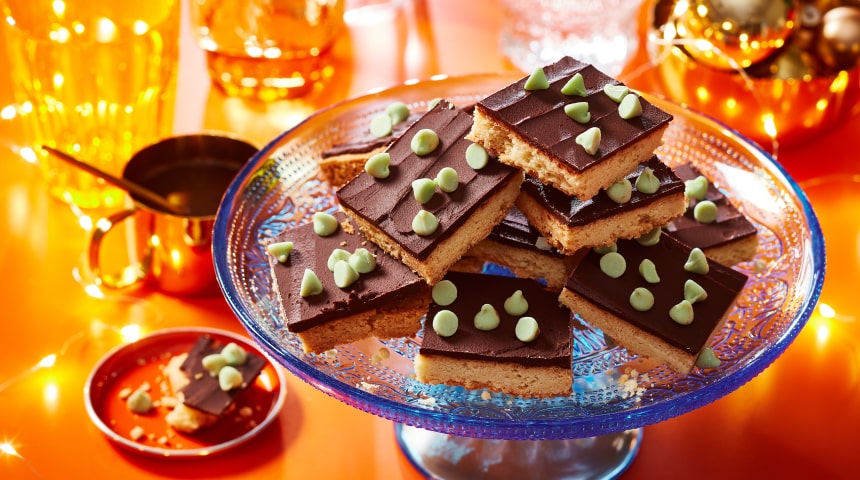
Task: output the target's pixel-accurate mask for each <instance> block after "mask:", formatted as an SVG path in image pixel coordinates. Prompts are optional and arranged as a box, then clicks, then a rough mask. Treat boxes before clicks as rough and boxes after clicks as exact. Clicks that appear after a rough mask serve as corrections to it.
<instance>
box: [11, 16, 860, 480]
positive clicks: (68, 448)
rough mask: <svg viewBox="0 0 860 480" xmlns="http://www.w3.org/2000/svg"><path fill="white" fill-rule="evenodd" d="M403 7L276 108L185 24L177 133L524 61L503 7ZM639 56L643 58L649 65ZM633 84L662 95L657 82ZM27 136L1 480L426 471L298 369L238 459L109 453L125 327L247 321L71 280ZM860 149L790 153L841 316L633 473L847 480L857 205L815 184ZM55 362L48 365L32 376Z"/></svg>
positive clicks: (834, 136)
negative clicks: (110, 410)
mask: <svg viewBox="0 0 860 480" xmlns="http://www.w3.org/2000/svg"><path fill="white" fill-rule="evenodd" d="M406 4H407V6H408V9H407V14H406V16H405V17H403V18H401V21H403V22H405V24H404V25H405V26H406V27H407V28H406V29H405V30H404V31H403V35H400V36H396V35H395V37H394V41H388V40H390V39H384V38H380V37H379V36H380V35H386V34H387V33H380V32H390V30H384V29H383V30H376V29H374V28H373V25H367V24H352V25H351V27H350V35H349V36H348V37H345V38H344V39H343V40H341V41H340V43H339V44H338V46H337V49H336V55H337V61H338V64H337V68H338V72H339V73H338V76H337V81H336V82H335V83H334V84H333V85H332V86H331V88H330V89H329V90H327V91H326V92H324V93H322V94H318V95H316V96H314V97H311V98H310V99H306V100H299V101H290V102H280V103H277V104H272V105H268V106H263V105H250V104H246V103H243V102H241V101H238V100H234V99H225V98H224V97H223V96H221V95H220V94H219V93H218V92H217V91H213V90H210V89H209V88H208V85H209V82H208V77H207V74H206V71H205V65H204V58H203V55H202V53H201V52H200V51H199V50H198V49H197V48H196V46H195V45H194V44H193V42H191V40H190V38H189V37H188V32H187V29H186V31H184V33H183V35H184V36H183V49H182V67H181V73H180V82H179V100H178V103H179V107H180V108H178V109H177V117H176V128H175V129H176V131H177V132H178V133H187V132H195V131H199V130H201V129H220V130H227V131H231V132H234V133H238V134H240V135H242V136H245V137H247V138H249V139H251V140H252V141H255V142H257V143H258V144H260V145H262V144H263V143H266V142H267V141H268V140H270V139H271V138H273V137H274V136H275V135H277V134H278V133H280V132H281V131H282V130H284V129H286V128H288V127H289V126H290V125H292V124H294V123H295V122H296V121H298V120H299V119H301V118H303V117H304V116H306V115H308V114H309V113H311V112H312V111H314V110H315V109H317V108H319V107H321V106H324V105H326V104H329V103H332V102H335V101H337V100H340V99H343V98H346V97H351V96H355V95H358V94H361V93H363V92H365V91H367V90H370V89H372V88H378V87H384V86H388V85H393V84H397V83H400V82H402V81H404V80H406V79H409V78H426V77H429V76H431V75H434V74H443V73H444V74H449V75H456V74H463V73H468V72H486V71H497V70H501V69H512V68H513V67H512V66H511V65H510V64H508V63H507V62H506V61H505V60H504V59H503V58H502V57H501V56H500V54H499V51H498V48H497V31H498V26H499V23H500V21H501V17H500V14H499V13H498V12H497V11H495V10H493V9H487V8H486V5H485V4H484V2H463V1H458V0H444V1H443V0H437V1H433V2H424V1H421V0H415V1H414V2H406ZM644 59H645V55H644V53H643V52H640V53H639V55H638V57H637V61H639V62H642V61H644ZM3 62H5V59H4V60H3ZM0 65H4V64H2V63H0ZM2 69H3V67H0V70H2ZM633 85H634V86H636V87H638V88H640V89H643V90H646V91H655V90H656V89H657V87H656V84H655V83H654V81H653V79H652V78H651V77H650V76H649V74H647V73H646V74H645V75H642V76H640V77H637V79H636V80H635V82H633ZM9 90H10V86H9V79H8V78H7V76H0V108H2V106H3V105H6V104H8V103H10V102H11V94H10V92H9ZM19 136H20V130H19V128H18V127H17V126H16V124H15V122H14V121H7V120H0V142H2V143H0V165H2V168H0V206H2V207H0V272H1V273H0V284H2V286H0V305H2V310H0V312H2V313H0V352H2V354H0V359H2V361H0V446H2V447H3V448H0V478H22V479H26V478H44V479H60V478H63V479H65V478H123V479H146V478H162V477H176V478H385V479H395V478H405V479H412V478H419V474H418V473H417V472H416V471H415V470H414V469H413V468H412V467H411V466H410V464H409V463H408V461H407V460H406V459H405V458H404V457H403V455H402V454H401V453H400V451H399V450H398V448H397V446H396V444H395V440H394V435H393V426H392V423H391V422H390V421H388V420H384V419H381V418H377V417H374V416H372V415H369V414H366V413H363V412H360V411H357V410H355V409H353V408H351V407H348V406H346V405H344V404H342V403H340V402H338V401H336V400H334V399H332V398H330V397H328V396H326V394H324V393H322V392H319V391H317V390H315V389H314V388H312V387H310V386H308V385H306V384H305V383H304V382H302V381H301V380H299V379H297V378H296V377H293V376H291V375H288V388H289V394H288V398H287V402H286V406H285V408H284V410H283V412H282V413H281V414H280V416H279V418H278V419H277V421H276V422H275V423H274V425H272V426H271V427H270V428H268V429H266V430H265V431H264V432H263V433H262V434H261V435H260V436H259V437H257V438H256V439H254V440H252V441H251V442H249V443H247V444H245V445H243V446H240V447H239V448H237V449H235V450H232V451H229V452H225V453H223V454H220V455H217V456H212V457H207V458H201V459H193V460H176V459H169V458H167V459H159V458H149V457H143V456H139V455H136V454H132V453H128V452H126V451H123V450H121V449H119V448H116V447H115V446H113V445H112V444H111V443H110V442H109V441H108V440H107V439H106V438H105V437H104V436H103V435H102V434H101V433H100V432H99V431H98V430H97V429H96V427H95V426H94V425H93V424H92V423H91V422H90V420H89V418H88V416H87V414H86V412H85V410H84V404H83V398H82V389H83V385H84V381H85V379H86V376H87V375H88V373H89V372H90V370H91V368H92V367H93V365H94V364H95V363H96V362H97V360H98V359H99V358H100V357H101V356H102V355H103V354H104V353H105V352H107V351H108V350H109V349H110V348H112V347H114V346H115V345H118V344H120V343H121V338H120V336H119V335H117V334H116V333H115V331H114V329H115V328H121V327H123V326H125V325H129V324H136V325H139V326H140V328H141V331H142V333H147V332H150V331H154V330H158V329H163V328H168V327H175V326H211V327H217V328H223V329H228V330H233V331H237V332H242V327H241V326H240V325H239V323H238V321H237V320H236V319H235V318H234V316H233V314H232V312H231V311H230V309H229V308H228V306H227V304H226V302H225V301H224V299H223V298H220V297H218V298H208V299H184V298H176V297H170V296H165V295H162V294H159V293H157V292H153V291H148V290H139V291H136V292H130V293H128V294H127V295H126V296H123V297H115V296H112V297H110V298H109V299H99V298H94V297H92V296H89V295H88V294H87V293H86V292H85V291H84V289H83V288H82V287H81V285H80V284H79V283H78V282H77V281H76V280H75V278H74V277H73V275H72V272H73V269H74V268H75V267H76V265H77V264H78V262H79V260H80V255H81V252H82V250H83V245H84V242H85V238H86V232H85V231H84V230H83V229H82V228H81V227H80V225H79V223H78V222H79V220H78V217H77V216H76V215H75V214H74V213H73V212H72V210H71V209H70V208H69V207H68V206H66V205H64V204H62V203H60V202H58V201H56V200H53V199H51V198H49V197H48V196H47V195H46V193H45V189H44V185H43V184H42V180H41V177H40V175H39V173H38V171H37V169H36V168H35V167H34V166H32V165H31V164H28V163H27V162H25V161H23V160H22V159H21V158H20V157H18V156H16V155H14V154H13V151H12V145H14V144H15V143H16V142H17V141H19V140H20V139H19V138H18V137H19ZM858 138H860V118H857V117H855V118H852V119H851V120H850V121H848V122H846V123H845V124H844V125H842V126H841V127H839V128H838V129H836V130H835V131H832V132H825V133H823V134H821V135H820V136H819V137H818V138H816V139H814V140H813V141H810V142H808V143H807V144H804V145H801V146H797V147H792V148H791V149H782V150H781V151H780V152H779V160H780V161H781V162H782V163H783V164H784V165H785V166H786V167H787V168H788V170H789V172H790V173H791V174H792V175H793V176H794V177H795V179H797V180H799V181H801V182H802V185H805V186H809V188H810V189H811V190H810V191H814V192H815V195H814V196H813V197H812V198H813V205H814V207H815V208H816V209H817V210H818V212H819V214H820V217H821V221H822V224H823V225H824V229H825V232H826V235H827V237H826V238H827V241H828V255H829V261H830V262H829V263H830V265H829V266H828V268H829V271H828V276H827V281H826V283H825V289H824V296H823V297H822V301H823V302H827V303H828V305H830V306H832V307H833V308H834V309H835V314H834V311H829V310H827V311H824V313H823V314H816V315H814V316H813V318H812V319H811V320H810V322H809V324H808V326H807V327H806V328H805V329H804V330H803V331H802V332H801V334H800V335H799V337H798V338H797V340H796V341H795V342H794V343H793V344H792V345H791V346H790V347H789V348H788V350H787V351H786V353H785V354H784V355H783V356H782V357H781V358H779V359H778V361H777V362H776V363H775V364H774V365H773V366H772V367H771V368H769V369H767V370H766V371H765V372H764V373H762V374H761V375H760V376H759V377H757V378H756V379H755V380H753V381H752V382H750V383H749V384H747V385H745V386H744V387H742V388H740V389H739V390H737V391H736V392H734V393H732V394H730V395H728V396H726V397H724V398H722V399H721V400H718V401H716V402H714V403H713V404H711V405H708V406H706V407H704V408H701V409H699V410H697V411H694V412H692V413H689V414H686V415H683V416H681V417H678V418H675V419H672V420H669V421H666V422H662V423H659V424H655V425H652V426H648V427H646V428H645V429H644V439H643V444H642V447H641V450H640V452H639V454H638V456H637V458H636V460H635V461H634V463H633V465H632V466H631V467H630V469H629V470H628V471H627V472H626V473H625V475H624V478H653V477H654V476H655V474H658V473H659V475H660V476H662V477H663V478H682V477H695V478H700V479H706V478H742V477H749V478H753V477H763V476H768V477H787V478H798V477H816V478H825V477H827V478H834V477H845V478H847V477H849V476H851V475H852V474H853V472H854V470H855V467H854V464H855V459H856V445H855V443H856V442H855V439H856V437H854V434H855V433H856V432H857V431H858V429H860V395H858V381H860V378H858V377H860V323H858V322H857V318H856V316H857V312H860V308H858V307H857V306H856V303H855V302H856V300H855V298H853V297H854V293H853V290H854V288H856V285H857V284H858V280H860V275H858V267H860V265H858V256H860V254H858V251H857V250H858V244H860V243H859V242H860V236H858V233H857V228H858V227H857V223H858V220H860V218H858V215H857V213H856V211H857V210H856V208H857V207H856V205H855V204H853V203H849V202H848V201H847V200H846V199H848V200H851V201H853V200H856V199H857V198H858V196H857V194H856V193H854V192H852V191H848V190H847V189H835V188H832V187H828V186H825V187H815V186H814V180H812V179H814V178H816V177H821V176H827V175H831V174H857V175H860V162H858V161H857V160H856V158H857V157H856V146H855V144H856V142H857V139H858ZM856 185H860V184H855V186H856ZM831 235H832V237H831ZM52 354H53V355H56V361H55V363H54V364H53V366H48V367H43V368H38V367H37V365H38V364H39V362H40V360H41V359H42V358H44V357H46V356H48V355H52ZM9 447H11V449H10V448H9ZM4 448H5V450H4ZM13 449H14V450H13Z"/></svg>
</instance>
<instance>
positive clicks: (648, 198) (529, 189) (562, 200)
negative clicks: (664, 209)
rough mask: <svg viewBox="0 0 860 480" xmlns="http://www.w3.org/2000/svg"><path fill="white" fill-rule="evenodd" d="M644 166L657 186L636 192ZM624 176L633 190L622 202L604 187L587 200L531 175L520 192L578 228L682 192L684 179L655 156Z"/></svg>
mask: <svg viewBox="0 0 860 480" xmlns="http://www.w3.org/2000/svg"><path fill="white" fill-rule="evenodd" d="M646 167H648V168H651V170H652V171H653V172H654V176H655V177H657V179H659V180H660V189H659V190H657V191H656V192H654V193H650V194H649V193H642V192H639V191H638V190H636V187H635V184H636V178H637V177H639V174H641V173H642V171H644V170H645V168H646ZM626 178H627V179H628V180H630V183H631V184H632V185H633V193H632V196H631V197H630V201H629V202H627V203H622V204H619V203H616V202H615V201H613V200H612V199H611V198H609V195H607V194H606V190H601V191H600V193H598V194H597V195H595V196H593V197H591V198H590V199H588V200H580V199H579V198H577V197H576V196H573V195H567V194H566V193H564V192H562V191H560V190H558V189H556V188H554V187H552V186H549V185H545V184H543V183H542V182H541V181H540V180H538V179H536V178H533V177H526V179H525V181H524V182H523V185H522V193H524V194H527V195H529V196H531V197H532V198H533V199H534V200H535V201H537V202H539V203H540V204H541V205H542V206H543V207H544V208H545V209H546V210H547V211H548V212H550V213H551V214H552V215H553V216H554V217H556V218H557V219H558V221H559V222H560V223H565V224H567V225H569V226H571V227H578V226H581V225H586V224H589V223H591V222H593V221H595V220H598V219H601V218H605V217H609V216H612V215H617V214H619V213H622V212H624V211H627V210H631V209H634V208H641V207H642V206H644V205H648V204H650V203H652V202H654V201H656V200H658V199H661V198H665V197H667V196H670V195H676V194H678V193H683V192H684V182H682V181H681V180H680V179H679V178H678V177H677V176H675V174H674V173H673V172H672V169H671V168H669V167H668V166H666V165H665V164H663V162H661V161H660V160H659V159H658V158H657V156H656V155H655V156H653V157H651V159H650V160H648V162H646V163H643V164H640V165H639V168H637V169H636V171H634V172H633V173H631V174H629V175H627V177H626Z"/></svg>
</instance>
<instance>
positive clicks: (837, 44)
mask: <svg viewBox="0 0 860 480" xmlns="http://www.w3.org/2000/svg"><path fill="white" fill-rule="evenodd" d="M817 45H818V56H819V57H820V58H821V61H822V62H824V63H825V64H826V65H827V66H828V67H830V68H833V69H850V68H854V67H856V66H857V60H858V58H860V7H856V6H840V7H835V8H832V9H830V10H828V11H826V12H825V13H824V15H823V16H822V19H821V36H820V38H819V40H818V44H817Z"/></svg>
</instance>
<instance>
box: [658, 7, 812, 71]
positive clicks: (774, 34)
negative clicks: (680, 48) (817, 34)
mask: <svg viewBox="0 0 860 480" xmlns="http://www.w3.org/2000/svg"><path fill="white" fill-rule="evenodd" d="M797 7H798V4H797V1H790V0H689V1H684V0H681V1H678V2H677V3H676V4H675V10H674V14H675V15H676V18H677V20H676V24H675V29H676V30H677V35H678V37H679V38H681V39H683V41H684V48H685V50H686V51H687V53H688V54H689V55H690V56H692V57H693V58H694V59H696V60H697V61H699V62H701V63H703V64H706V65H710V66H712V67H715V68H720V69H724V70H733V69H737V68H747V67H749V66H751V65H754V64H756V63H757V62H760V61H762V60H764V59H766V58H767V57H769V56H771V55H773V54H774V53H775V52H776V51H777V50H779V49H780V48H782V47H783V46H784V45H785V44H786V42H787V41H788V39H789V37H790V36H791V35H792V33H793V32H794V31H795V30H796V29H797V26H798V22H797V18H796V15H797Z"/></svg>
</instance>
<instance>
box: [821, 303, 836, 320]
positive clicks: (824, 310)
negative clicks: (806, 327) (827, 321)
mask: <svg viewBox="0 0 860 480" xmlns="http://www.w3.org/2000/svg"><path fill="white" fill-rule="evenodd" d="M818 313H820V314H821V316H822V317H824V318H836V310H835V309H834V308H833V307H831V306H830V305H828V304H826V303H819V304H818Z"/></svg>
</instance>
